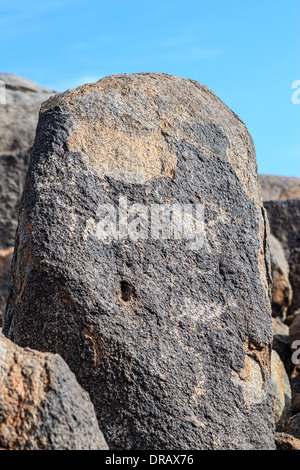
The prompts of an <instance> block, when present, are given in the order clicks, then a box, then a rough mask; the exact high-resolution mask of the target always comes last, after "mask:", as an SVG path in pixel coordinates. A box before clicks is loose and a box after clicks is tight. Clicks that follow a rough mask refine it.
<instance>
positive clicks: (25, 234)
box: [4, 74, 274, 450]
mask: <svg viewBox="0 0 300 470" xmlns="http://www.w3.org/2000/svg"><path fill="white" fill-rule="evenodd" d="M120 196H121V197H122V198H123V199H122V198H121V199H120ZM125 199H126V202H127V203H128V213H127V215H128V216H129V222H128V224H127V225H126V224H124V219H123V216H124V213H125V215H126V211H125V209H124V200H125ZM107 203H109V204H111V206H110V208H109V209H110V217H111V219H109V217H108V215H107V214H106V212H105V211H108V209H107V207H108V206H106V207H105V206H103V205H104V204H107ZM173 203H174V204H177V205H178V204H181V205H182V204H185V205H187V206H188V207H189V208H191V207H192V208H193V210H196V208H197V207H198V208H200V209H199V211H200V210H201V207H202V206H201V205H204V227H205V237H204V245H203V246H202V244H201V236H200V235H201V232H202V229H201V226H200V228H199V226H198V229H199V234H200V235H199V236H197V237H196V239H195V240H194V242H196V243H194V244H192V242H191V241H188V240H187V239H186V238H188V234H186V237H185V236H183V237H180V236H177V238H176V237H175V236H173V237H172V233H173V235H174V232H171V234H170V233H168V231H167V230H166V231H164V234H163V236H160V237H159V236H157V233H156V232H155V230H154V231H151V232H148V233H147V231H146V229H145V227H146V223H147V220H148V221H149V219H147V214H149V211H150V207H151V208H153V207H155V206H154V205H155V204H156V205H161V204H166V205H167V207H168V204H170V205H171V208H172V211H174V212H173V215H174V213H175V214H176V210H175V209H174V207H175V208H176V206H174V207H173V206H172V204H173ZM119 204H121V205H122V204H123V208H122V211H123V212H120V213H119V216H120V220H119V222H120V228H121V229H120V231H119V234H118V235H119V239H117V238H116V232H115V230H114V227H113V226H112V223H114V222H115V220H114V209H116V210H119V208H120V207H119ZM133 204H140V205H142V206H133ZM197 204H198V206H196V205H197ZM101 205H102V206H101ZM177 207H178V206H177ZM145 208H146V209H145ZM101 210H102V211H103V212H101ZM134 211H135V212H134ZM147 211H148V212H147ZM137 212H138V215H137ZM104 213H105V215H107V217H104ZM177 215H178V213H177ZM195 218H197V220H198V222H199V221H201V212H200V216H199V214H198V213H197V214H196V215H195V212H194V215H193V216H191V215H189V216H188V217H187V219H185V220H193V221H195ZM157 220H159V219H156V221H157ZM178 220H179V219H177V222H178ZM104 221H105V222H104ZM152 222H153V221H152V219H151V224H152V225H151V228H153V227H156V225H155V223H154V224H153V223H152ZM179 222H180V220H179ZM179 222H178V224H176V223H174V226H173V228H174V231H175V229H176V230H179V229H178V227H180V223H179ZM186 224H187V225H188V222H186ZM197 225H198V224H197ZM99 227H100V228H99ZM184 227H185V228H186V225H184ZM156 228H157V227H156ZM167 228H168V226H167ZM109 230H110V231H109ZM124 230H125V233H124ZM126 230H129V233H130V237H129V236H127V235H128V234H127V232H126ZM176 233H177V235H178V234H179V235H180V233H181V232H180V230H179V232H176ZM105 234H106V235H107V238H105V236H104V235H105ZM184 235H185V232H184ZM66 260H68V262H67V263H66ZM12 273H13V283H12V288H11V291H10V297H9V302H8V308H7V312H6V318H5V325H4V331H5V334H6V335H8V336H9V337H10V338H12V339H13V340H14V341H15V342H16V343H17V344H19V345H22V346H31V347H34V348H37V349H39V350H42V351H46V350H49V351H52V352H57V353H59V354H61V355H62V356H63V358H64V359H65V360H66V362H67V363H68V364H69V366H70V368H71V369H72V371H73V372H74V373H75V374H76V376H77V379H78V381H79V382H80V383H81V384H82V386H83V387H84V388H85V389H86V390H87V391H88V392H89V394H90V396H91V398H92V401H93V403H94V405H95V408H96V411H97V415H98V420H99V423H100V428H101V429H102V430H103V432H104V434H105V436H106V439H107V442H108V444H109V446H110V448H113V449H183V450H184V449H229V448H230V449H241V448H243V449H273V448H274V414H273V395H272V387H271V380H270V370H269V367H270V353H271V342H272V326H271V309H270V299H269V294H270V285H269V280H270V266H269V257H268V226H267V220H266V216H265V211H264V209H263V206H262V202H261V198H260V189H259V184H258V179H257V166H256V159H255V150H254V145H253V142H252V138H251V136H250V134H249V132H248V130H247V128H246V127H245V125H244V124H243V123H242V122H241V120H240V119H239V118H238V117H237V116H236V115H235V114H234V113H233V112H232V111H231V110H230V109H229V108H228V107H227V106H226V105H225V104H224V103H222V102H221V101H220V100H219V99H218V98H217V97H216V95H214V94H213V93H212V92H211V91H210V90H209V89H207V88H206V87H205V86H203V85H201V84H199V83H197V82H194V81H191V80H186V79H181V78H176V77H172V76H169V75H165V74H133V75H120V76H113V77H106V78H105V79H102V80H101V81H99V82H97V83H96V84H90V85H86V86H83V87H80V88H78V89H76V90H70V91H68V92H66V93H64V94H61V95H57V96H55V97H54V98H51V99H50V100H49V101H47V102H46V103H45V104H44V105H43V107H42V112H41V115H40V120H39V125H38V129H37V136H36V140H35V145H34V149H33V153H32V158H31V163H30V167H29V172H28V175H27V179H26V185H25V190H24V194H23V198H22V204H21V210H20V215H19V227H18V232H17V238H16V252H15V255H14V259H13V269H12Z"/></svg>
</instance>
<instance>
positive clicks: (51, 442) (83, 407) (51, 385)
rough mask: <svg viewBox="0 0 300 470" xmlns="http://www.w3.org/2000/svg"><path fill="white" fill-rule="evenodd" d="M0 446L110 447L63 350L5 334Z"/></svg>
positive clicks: (0, 347) (0, 348) (0, 355)
mask: <svg viewBox="0 0 300 470" xmlns="http://www.w3.org/2000/svg"><path fill="white" fill-rule="evenodd" d="M0 449H2V450H104V449H108V447H107V445H106V443H105V440H104V437H103V435H102V433H101V431H100V430H99V428H98V423H97V418H96V415H95V410H94V407H93V405H92V403H91V402H90V399H89V396H88V394H87V393H86V392H84V391H83V390H82V388H81V387H80V386H79V385H78V383H77V381H76V379H75V377H74V375H73V374H72V372H71V371H70V369H69V368H68V366H67V365H66V363H65V362H64V361H63V360H62V359H61V357H59V356H58V355H53V354H43V353H40V352H38V351H33V350H30V349H22V348H19V347H18V346H16V345H15V344H13V343H12V342H11V341H9V340H7V339H6V338H5V337H4V336H3V335H2V334H1V333H0Z"/></svg>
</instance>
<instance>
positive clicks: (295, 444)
mask: <svg viewBox="0 0 300 470" xmlns="http://www.w3.org/2000/svg"><path fill="white" fill-rule="evenodd" d="M275 442H276V448H277V450H300V439H296V438H295V437H293V436H290V435H289V434H286V433H284V432H277V433H276V434H275Z"/></svg>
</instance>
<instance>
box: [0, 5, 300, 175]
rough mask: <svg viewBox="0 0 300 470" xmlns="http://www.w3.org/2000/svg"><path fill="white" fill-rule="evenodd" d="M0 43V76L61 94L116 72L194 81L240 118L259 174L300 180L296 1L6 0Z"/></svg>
mask: <svg viewBox="0 0 300 470" xmlns="http://www.w3.org/2000/svg"><path fill="white" fill-rule="evenodd" d="M0 44H1V55H0V71H1V72H11V73H15V74H18V75H22V76H24V77H26V78H29V79H31V80H33V81H35V82H38V83H39V84H41V85H44V86H48V87H50V88H54V89H57V90H59V91H64V90H65V89H67V88H73V87H76V86H78V85H80V84H83V83H85V82H91V81H96V80H99V79H100V78H101V77H103V76H106V75H111V74H116V73H132V72H166V73H170V74H173V75H177V76H182V77H186V78H192V79H194V80H198V81H199V82H201V83H204V84H205V85H207V86H208V87H209V88H211V89H212V90H213V91H214V92H215V93H217V95H218V96H219V97H220V98H221V99H222V100H223V101H225V103H226V104H227V105H228V106H230V107H231V108H232V109H233V110H234V111H235V112H236V113H237V114H238V115H239V116H240V117H241V118H242V119H243V121H244V122H245V124H246V125H247V127H248V128H249V130H250V132H251V133H252V136H253V138H254V142H255V145H256V152H257V160H258V168H259V171H260V172H261V173H272V174H281V175H286V176H298V177H300V132H299V131H300V103H299V104H293V103H292V93H293V92H294V91H295V90H293V89H292V83H293V82H294V81H296V80H300V60H299V59H300V0H185V2H183V1H182V0H172V1H171V0H160V1H158V0H152V1H151V2H147V1H142V0H139V1H136V0H125V1H121V0H110V1H107V0H106V1H105V2H104V1H102V0H60V1H57V0H52V1H51V2H50V1H48V0H44V1H41V0H27V1H24V0H19V1H14V0H10V1H9V2H7V0H5V1H4V0H0ZM298 96H299V98H300V93H299V95H298Z"/></svg>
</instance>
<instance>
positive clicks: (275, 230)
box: [264, 199, 300, 316]
mask: <svg viewBox="0 0 300 470" xmlns="http://www.w3.org/2000/svg"><path fill="white" fill-rule="evenodd" d="M264 206H265V208H266V210H267V212H268V219H269V223H270V229H271V233H272V234H273V235H274V236H275V237H276V238H277V239H278V240H279V241H280V243H281V245H282V247H283V250H284V253H285V256H286V259H287V262H288V264H289V268H290V274H289V280H290V283H291V286H292V290H293V300H292V304H291V306H290V307H289V309H288V315H289V316H292V315H294V314H295V312H297V310H299V309H300V288H299V286H300V199H287V200H285V201H268V202H265V203H264Z"/></svg>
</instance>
